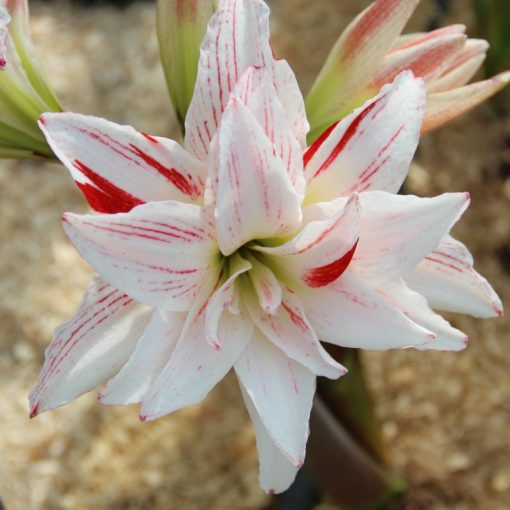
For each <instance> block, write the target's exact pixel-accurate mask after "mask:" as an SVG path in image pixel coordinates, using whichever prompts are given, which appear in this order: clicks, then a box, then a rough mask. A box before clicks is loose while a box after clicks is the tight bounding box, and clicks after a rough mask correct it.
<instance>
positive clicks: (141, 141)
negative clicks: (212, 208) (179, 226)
mask: <svg viewBox="0 0 510 510" xmlns="http://www.w3.org/2000/svg"><path fill="white" fill-rule="evenodd" d="M39 125H40V127H41V129H42V131H43V133H44V134H45V135H46V138H47V140H48V143H49V144H50V146H51V148H52V149H53V151H54V152H55V154H56V155H57V156H58V158H59V159H60V160H61V161H62V163H64V165H65V166H66V167H67V168H68V170H69V171H70V172H71V175H72V177H73V178H74V180H75V181H76V184H77V185H78V187H79V188H80V189H81V191H82V192H83V194H84V195H85V197H86V198H87V200H88V201H89V203H90V205H91V206H92V208H93V209H95V210H96V211H98V212H105V213H117V212H127V211H129V210H131V209H132V208H133V207H135V206H137V205H140V204H142V203H144V202H149V201H156V200H179V201H182V202H194V201H197V200H199V199H200V198H201V196H202V194H203V190H204V182H205V178H206V173H207V171H206V169H205V166H204V164H203V163H201V162H200V161H198V160H196V159H195V158H193V157H192V156H190V155H189V154H188V153H187V152H186V151H185V150H184V149H182V147H180V146H179V145H178V144H177V143H176V142H174V141H172V140H167V139H165V138H159V137H152V136H149V135H145V134H143V133H139V132H137V131H135V130H134V129H133V128H132V127H130V126H120V125H118V124H115V123H113V122H109V121H107V120H104V119H100V118H97V117H91V116H86V115H79V114H76V113H45V114H44V115H43V116H42V117H41V119H40V121H39Z"/></svg>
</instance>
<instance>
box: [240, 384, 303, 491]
mask: <svg viewBox="0 0 510 510" xmlns="http://www.w3.org/2000/svg"><path fill="white" fill-rule="evenodd" d="M239 386H240V387H241V392H242V394H243V400H244V403H245V405H246V408H247V409H248V413H249V415H250V418H251V421H252V423H253V428H254V429H255V437H256V440H257V450H258V452H259V483H260V486H261V487H262V489H263V490H264V491H265V492H267V493H268V494H277V493H280V492H283V491H284V490H286V489H288V488H289V486H290V484H291V483H292V482H293V481H294V478H296V473H297V472H298V468H297V467H296V466H294V464H292V462H290V460H289V459H288V458H287V457H286V456H285V455H284V454H283V453H282V452H281V450H280V449H279V448H278V447H277V446H276V445H275V444H274V442H273V440H272V439H271V436H270V435H269V433H268V432H267V430H266V428H265V427H264V424H263V423H262V420H261V419H260V416H259V414H258V412H257V410H256V409H255V406H254V405H253V402H252V401H251V398H250V396H249V395H248V394H247V393H246V390H245V389H244V388H243V385H242V384H240V385H239Z"/></svg>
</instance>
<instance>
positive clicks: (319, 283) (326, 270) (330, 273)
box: [303, 241, 358, 288]
mask: <svg viewBox="0 0 510 510" xmlns="http://www.w3.org/2000/svg"><path fill="white" fill-rule="evenodd" d="M357 246H358V242H357V241H356V242H355V243H354V245H353V247H352V248H351V249H350V250H349V251H348V252H347V253H346V254H345V255H343V256H342V257H341V258H339V259H338V260H335V261H334V262H331V263H330V264H326V265H325V266H322V267H316V268H315V269H311V270H309V271H307V272H306V273H305V274H304V275H303V281H304V282H305V283H306V284H307V285H308V286H309V287H313V288H316V287H324V286H325V285H328V284H329V283H332V282H334V281H335V280H336V279H337V278H339V277H340V276H341V275H342V273H344V271H345V270H346V269H347V267H348V266H349V264H350V263H351V260H352V257H353V256H354V252H355V251H356V247H357Z"/></svg>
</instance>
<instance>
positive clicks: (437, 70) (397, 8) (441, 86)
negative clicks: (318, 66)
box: [306, 0, 510, 140]
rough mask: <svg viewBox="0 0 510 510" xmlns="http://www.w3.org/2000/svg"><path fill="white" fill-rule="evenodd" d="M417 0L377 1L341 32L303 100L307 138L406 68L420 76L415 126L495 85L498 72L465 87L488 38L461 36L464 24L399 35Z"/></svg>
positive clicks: (459, 109) (501, 82)
mask: <svg viewBox="0 0 510 510" xmlns="http://www.w3.org/2000/svg"><path fill="white" fill-rule="evenodd" d="M418 2H419V0H376V1H375V2H374V3H373V4H371V5H370V6H369V7H367V8H366V9H365V10H364V11H363V12H362V13H361V14H359V15H358V16H357V17H356V18H355V19H354V20H353V21H352V22H351V23H350V24H349V25H348V26H347V28H346V29H345V30H344V32H343V33H342V34H341V36H340V37H339V39H338V40H337V42H336V44H335V45H334V46H333V48H332V50H331V52H330V54H329V56H328V58H327V60H326V62H325V63H324V66H323V68H322V70H321V72H320V74H319V75H318V77H317V80H316V81H315V83H314V85H313V87H312V90H311V91H310V94H309V95H308V97H307V99H306V106H307V113H308V119H309V121H310V125H311V131H310V135H309V136H310V138H309V139H311V140H314V139H315V138H316V137H317V136H318V135H320V133H321V132H323V131H324V130H325V129H326V128H327V127H328V126H329V125H331V124H332V123H333V122H335V121H337V120H338V119H341V118H343V117H344V116H345V115H347V114H348V113H350V112H351V111H352V110H353V109H354V108H355V107H357V106H359V105H360V104H362V103H363V102H364V101H366V99H367V98H369V97H371V96H373V95H374V94H376V93H377V91H378V90H379V89H380V88H381V86H382V85H384V84H385V83H390V82H391V81H393V79H394V78H395V76H397V75H398V74H399V73H400V72H402V71H404V70H406V69H409V70H411V71H413V73H414V74H415V75H416V76H419V77H421V78H423V79H424V80H425V83H426V86H427V104H426V108H425V116H424V121H423V125H422V131H430V130H432V129H435V128H437V127H439V126H441V125H443V124H445V123H446V122H448V121H450V120H451V119H453V118H455V117H457V116H458V115H460V114H462V113H464V112H466V111H467V110H469V109H471V108H473V107H474V106H476V105H478V104H480V103H482V102H483V101H485V100H486V99H488V98H489V97H491V96H492V95H494V94H495V93H496V92H498V91H499V90H501V89H502V88H503V87H504V86H505V85H506V84H507V83H508V82H509V81H510V73H509V72H505V73H501V74H499V75H497V76H494V77H492V78H490V79H488V80H485V81H481V82H477V83H473V84H470V85H466V84H467V83H468V82H469V80H470V79H471V78H472V77H473V76H474V74H475V73H476V71H477V70H478V69H479V67H480V66H481V64H482V62H483V61H484V59H485V54H486V51H487V49H488V47H489V44H488V43H487V41H484V40H480V39H468V38H467V37H466V35H465V33H464V32H465V30H466V27H465V26H464V25H451V26H448V27H445V28H441V29H439V30H434V31H432V32H426V33H418V34H407V35H399V34H400V32H401V31H402V29H403V28H404V26H405V24H406V22H407V20H408V19H409V17H410V16H411V14H412V13H413V11H414V9H415V8H416V6H417V4H418Z"/></svg>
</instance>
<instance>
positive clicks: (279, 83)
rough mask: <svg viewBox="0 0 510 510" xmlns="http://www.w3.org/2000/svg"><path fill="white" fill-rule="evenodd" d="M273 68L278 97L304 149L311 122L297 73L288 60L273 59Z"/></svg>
mask: <svg viewBox="0 0 510 510" xmlns="http://www.w3.org/2000/svg"><path fill="white" fill-rule="evenodd" d="M272 70H273V79H274V86H275V88H276V92H277V94H278V98H279V99H280V101H281V103H282V105H283V108H284V109H285V112H286V117H287V119H288V121H289V123H290V126H291V128H292V130H293V131H294V135H295V136H296V138H297V140H298V142H299V143H300V145H301V148H302V149H303V150H304V149H305V148H306V135H307V133H308V131H309V130H310V124H308V120H307V118H306V111H305V102H304V100H303V95H302V94H301V90H300V88H299V84H298V82H297V80H296V75H295V74H294V71H293V70H292V69H291V67H290V65H289V63H288V62H287V61H286V60H273V63H272Z"/></svg>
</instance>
